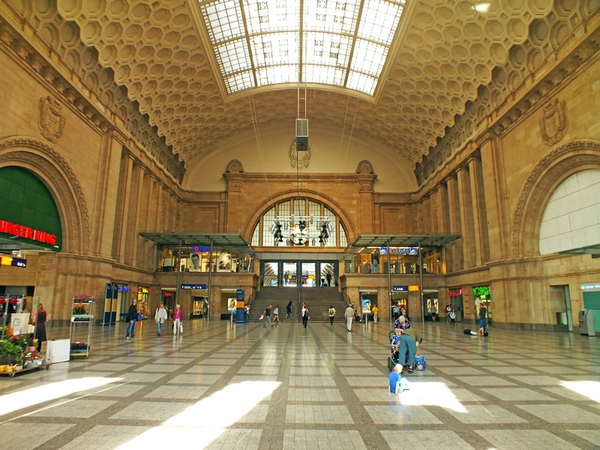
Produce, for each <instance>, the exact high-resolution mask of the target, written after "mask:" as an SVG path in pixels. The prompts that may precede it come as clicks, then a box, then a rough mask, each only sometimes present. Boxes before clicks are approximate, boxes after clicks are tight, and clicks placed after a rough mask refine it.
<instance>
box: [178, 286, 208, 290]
mask: <svg viewBox="0 0 600 450" xmlns="http://www.w3.org/2000/svg"><path fill="white" fill-rule="evenodd" d="M181 289H183V290H185V291H190V290H191V291H203V290H205V289H206V285H205V284H182V285H181Z"/></svg>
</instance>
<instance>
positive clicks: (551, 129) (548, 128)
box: [540, 99, 567, 146]
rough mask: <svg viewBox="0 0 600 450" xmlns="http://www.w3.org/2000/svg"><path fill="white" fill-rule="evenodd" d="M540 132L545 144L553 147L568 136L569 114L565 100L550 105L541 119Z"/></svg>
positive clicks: (555, 100) (556, 100) (552, 102)
mask: <svg viewBox="0 0 600 450" xmlns="http://www.w3.org/2000/svg"><path fill="white" fill-rule="evenodd" d="M540 131H541V132H542V139H543V141H544V144H546V145H548V146H552V145H554V144H556V143H557V142H560V140H561V139H562V138H563V137H565V134H567V113H566V107H565V102H564V100H562V101H559V100H558V99H554V100H553V101H551V102H550V103H548V104H547V105H546V106H545V107H544V110H543V112H542V117H540Z"/></svg>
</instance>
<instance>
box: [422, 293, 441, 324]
mask: <svg viewBox="0 0 600 450" xmlns="http://www.w3.org/2000/svg"><path fill="white" fill-rule="evenodd" d="M438 293H439V292H438V290H437V289H423V303H424V304H423V307H424V311H425V320H426V321H433V322H435V321H436V320H438V318H439V317H440V305H439V301H438Z"/></svg>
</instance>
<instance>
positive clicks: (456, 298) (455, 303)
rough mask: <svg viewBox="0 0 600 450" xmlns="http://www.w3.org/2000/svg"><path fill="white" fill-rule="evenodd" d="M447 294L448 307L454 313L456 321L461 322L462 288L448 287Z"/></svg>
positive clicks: (462, 313)
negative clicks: (448, 299)
mask: <svg viewBox="0 0 600 450" xmlns="http://www.w3.org/2000/svg"><path fill="white" fill-rule="evenodd" d="M448 296H449V297H450V307H451V308H452V309H453V310H454V312H455V313H456V321H457V322H462V321H463V316H464V309H463V289H462V288H453V289H449V290H448Z"/></svg>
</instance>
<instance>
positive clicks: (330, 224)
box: [252, 198, 348, 247]
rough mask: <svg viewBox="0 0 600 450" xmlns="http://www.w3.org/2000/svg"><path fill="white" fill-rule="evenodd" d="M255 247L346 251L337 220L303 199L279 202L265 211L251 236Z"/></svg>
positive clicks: (340, 226)
mask: <svg viewBox="0 0 600 450" xmlns="http://www.w3.org/2000/svg"><path fill="white" fill-rule="evenodd" d="M252 245H253V246H255V247H298V246H303V247H346V246H347V245H348V241H347V239H346V231H345V230H344V226H343V224H342V223H341V222H340V220H339V217H338V216H337V215H336V214H335V213H334V212H333V211H332V210H331V209H329V208H328V207H327V206H325V205H324V204H322V203H319V202H316V201H313V200H308V199H305V198H301V199H299V198H291V199H287V200H283V201H281V202H279V203H277V204H275V205H274V206H272V207H271V208H269V209H268V210H267V211H265V213H264V214H263V216H262V217H261V218H260V220H259V221H258V223H257V224H256V227H255V228H254V232H253V233H252Z"/></svg>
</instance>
